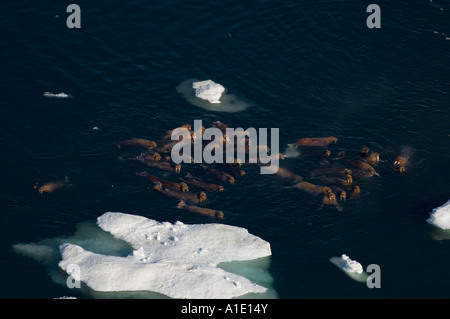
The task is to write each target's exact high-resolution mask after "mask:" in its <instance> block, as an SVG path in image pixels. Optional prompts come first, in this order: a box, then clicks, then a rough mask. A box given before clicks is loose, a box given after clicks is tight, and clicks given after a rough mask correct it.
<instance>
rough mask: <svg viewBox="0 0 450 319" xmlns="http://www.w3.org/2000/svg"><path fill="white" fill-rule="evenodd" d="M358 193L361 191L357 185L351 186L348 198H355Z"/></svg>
mask: <svg viewBox="0 0 450 319" xmlns="http://www.w3.org/2000/svg"><path fill="white" fill-rule="evenodd" d="M360 193H361V189H360V188H359V186H358V185H355V187H353V190H352V192H351V193H350V198H357V197H359V194H360Z"/></svg>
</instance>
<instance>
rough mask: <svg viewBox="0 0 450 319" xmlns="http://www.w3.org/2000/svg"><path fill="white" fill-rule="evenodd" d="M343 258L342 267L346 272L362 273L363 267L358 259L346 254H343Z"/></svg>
mask: <svg viewBox="0 0 450 319" xmlns="http://www.w3.org/2000/svg"><path fill="white" fill-rule="evenodd" d="M341 259H342V261H343V266H342V269H343V270H344V271H346V272H356V273H357V274H362V272H363V267H362V266H361V264H360V263H359V262H357V261H356V260H351V259H350V258H349V257H348V256H347V255H346V254H342V256H341Z"/></svg>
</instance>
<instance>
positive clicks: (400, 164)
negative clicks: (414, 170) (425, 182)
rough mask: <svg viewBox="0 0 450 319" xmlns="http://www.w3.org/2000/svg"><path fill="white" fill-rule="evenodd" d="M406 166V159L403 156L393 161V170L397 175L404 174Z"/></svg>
mask: <svg viewBox="0 0 450 319" xmlns="http://www.w3.org/2000/svg"><path fill="white" fill-rule="evenodd" d="M407 164H408V158H407V157H404V156H397V157H396V158H395V161H394V169H395V170H396V171H397V172H399V173H404V172H406V165H407Z"/></svg>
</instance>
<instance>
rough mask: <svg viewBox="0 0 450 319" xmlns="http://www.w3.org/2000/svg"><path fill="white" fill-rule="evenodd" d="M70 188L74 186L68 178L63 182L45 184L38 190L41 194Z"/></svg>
mask: <svg viewBox="0 0 450 319" xmlns="http://www.w3.org/2000/svg"><path fill="white" fill-rule="evenodd" d="M69 186H72V184H70V181H69V178H68V177H67V176H66V177H65V178H64V180H62V181H52V182H47V183H44V184H43V185H42V186H41V187H39V188H38V191H39V193H40V194H43V193H53V192H54V191H56V190H58V189H60V188H63V187H69ZM33 188H37V186H34V187H33Z"/></svg>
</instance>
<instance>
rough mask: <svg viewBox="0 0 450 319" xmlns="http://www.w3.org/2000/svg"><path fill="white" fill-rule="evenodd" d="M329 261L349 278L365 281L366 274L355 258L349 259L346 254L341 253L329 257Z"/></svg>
mask: <svg viewBox="0 0 450 319" xmlns="http://www.w3.org/2000/svg"><path fill="white" fill-rule="evenodd" d="M330 261H331V263H332V264H333V265H335V266H336V267H338V268H339V269H341V270H342V271H343V272H344V273H346V274H347V275H348V276H349V277H350V278H352V279H354V280H356V281H360V282H366V280H367V277H368V276H367V273H365V272H364V269H363V267H362V265H361V264H360V263H359V262H357V261H356V260H352V259H350V258H349V257H348V256H347V255H346V254H342V255H341V256H340V257H331V258H330Z"/></svg>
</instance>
